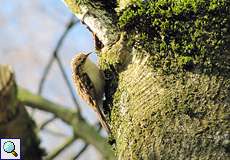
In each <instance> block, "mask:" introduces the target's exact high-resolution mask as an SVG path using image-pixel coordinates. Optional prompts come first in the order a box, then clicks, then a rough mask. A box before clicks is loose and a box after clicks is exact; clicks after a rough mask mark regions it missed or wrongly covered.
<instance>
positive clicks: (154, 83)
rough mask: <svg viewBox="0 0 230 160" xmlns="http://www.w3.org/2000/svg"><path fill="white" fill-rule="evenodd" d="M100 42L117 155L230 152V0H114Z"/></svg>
mask: <svg viewBox="0 0 230 160" xmlns="http://www.w3.org/2000/svg"><path fill="white" fill-rule="evenodd" d="M114 10H116V11H117V16H118V23H117V24H114V25H115V26H119V29H120V30H119V33H116V34H119V35H120V40H119V41H116V42H115V43H114V44H113V45H112V46H105V47H104V48H103V49H102V52H101V53H100V66H101V68H102V69H103V70H104V71H105V73H106V74H105V75H106V77H107V83H106V91H105V93H106V102H105V104H107V107H106V108H109V109H110V111H109V113H110V120H111V126H112V134H113V136H114V139H115V141H116V148H115V150H116V153H117V157H118V159H120V160H129V159H133V160H136V159H137V160H142V159H144V160H147V159H151V160H152V159H170V160H171V159H197V160H198V159H213V160H216V159H220V160H225V159H229V157H230V127H229V126H230V123H229V122H230V47H229V46H230V45H229V44H230V29H229V28H230V16H229V14H230V3H229V1H228V0H220V1H217V0H186V1H185V0H184V1H181V0H175V1H168V0H149V1H143V0H119V1H117V8H114Z"/></svg>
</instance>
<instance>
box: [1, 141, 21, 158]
mask: <svg viewBox="0 0 230 160" xmlns="http://www.w3.org/2000/svg"><path fill="white" fill-rule="evenodd" d="M3 150H4V151H5V152H6V153H11V154H13V156H14V157H17V156H18V154H17V152H15V145H14V143H13V142H11V141H6V142H5V143H4V144H3Z"/></svg>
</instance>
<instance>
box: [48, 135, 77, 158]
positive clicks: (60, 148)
mask: <svg viewBox="0 0 230 160" xmlns="http://www.w3.org/2000/svg"><path fill="white" fill-rule="evenodd" d="M74 141H75V137H74V136H73V137H70V138H68V139H67V140H66V142H65V143H64V144H63V145H61V146H59V147H58V148H57V149H55V150H54V151H53V153H51V154H50V155H49V156H48V157H47V158H46V160H52V159H54V158H55V157H57V156H58V155H59V154H60V153H61V152H63V151H64V150H65V149H66V148H68V147H69V146H70V145H71V144H73V142H74Z"/></svg>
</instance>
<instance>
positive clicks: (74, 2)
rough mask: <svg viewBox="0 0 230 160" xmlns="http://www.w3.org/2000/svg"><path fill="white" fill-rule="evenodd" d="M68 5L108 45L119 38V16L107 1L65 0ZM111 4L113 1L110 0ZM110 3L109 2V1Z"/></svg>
mask: <svg viewBox="0 0 230 160" xmlns="http://www.w3.org/2000/svg"><path fill="white" fill-rule="evenodd" d="M64 2H65V4H66V5H67V7H68V8H69V9H70V10H71V11H72V12H73V13H74V14H75V15H76V16H77V17H78V18H79V19H80V20H81V21H82V22H83V23H85V24H86V25H87V26H88V27H89V28H90V30H91V31H92V32H94V34H96V36H97V37H98V39H99V40H100V41H101V42H102V43H103V44H104V46H106V45H112V44H113V43H114V42H116V41H117V40H118V38H119V32H118V27H117V26H116V23H115V22H116V20H117V16H116V14H115V11H114V9H112V10H111V9H110V10H109V9H108V8H113V7H111V6H110V7H109V6H108V4H106V2H102V1H99V0H97V1H96V0H84V1H83V2H81V1H80V0H64ZM110 2H111V3H110V4H111V5H114V6H115V4H114V3H112V2H113V1H110ZM107 3H109V2H107Z"/></svg>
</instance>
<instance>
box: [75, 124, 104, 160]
mask: <svg viewBox="0 0 230 160" xmlns="http://www.w3.org/2000/svg"><path fill="white" fill-rule="evenodd" d="M95 127H96V128H97V127H98V128H97V131H98V132H99V131H101V125H100V123H99V122H97V124H96V125H95ZM88 146H89V144H87V143H86V144H84V146H83V147H82V148H81V150H80V151H79V152H78V153H77V154H76V155H75V156H74V157H73V158H71V159H72V160H76V159H77V158H79V157H80V156H81V154H82V153H83V152H84V151H85V150H86V149H87V148H88Z"/></svg>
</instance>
